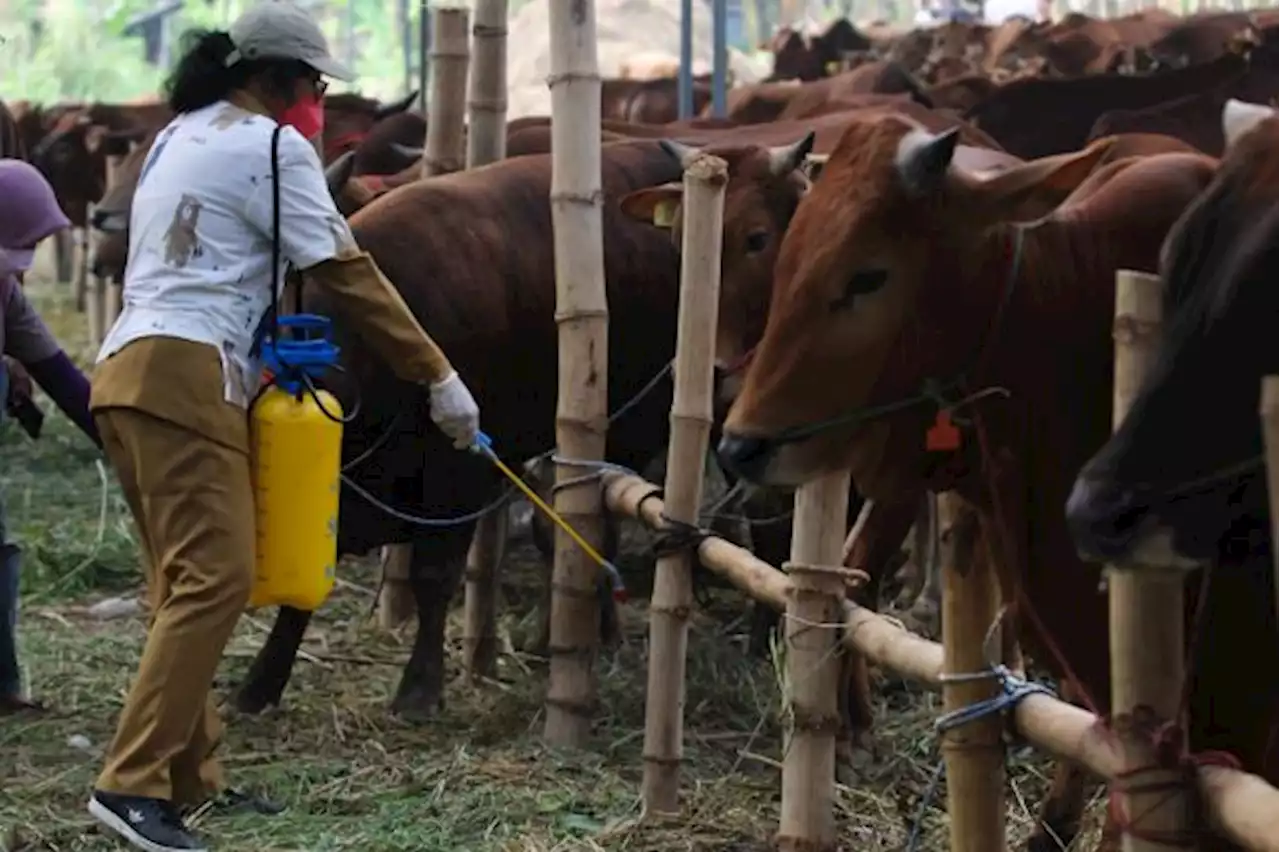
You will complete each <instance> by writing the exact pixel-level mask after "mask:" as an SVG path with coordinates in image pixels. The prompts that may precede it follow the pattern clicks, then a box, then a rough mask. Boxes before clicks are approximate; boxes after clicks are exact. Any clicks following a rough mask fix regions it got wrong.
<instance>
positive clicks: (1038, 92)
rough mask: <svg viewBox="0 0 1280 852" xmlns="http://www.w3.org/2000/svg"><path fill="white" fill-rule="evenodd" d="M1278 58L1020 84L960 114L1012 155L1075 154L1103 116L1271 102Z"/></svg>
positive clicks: (1257, 54)
mask: <svg viewBox="0 0 1280 852" xmlns="http://www.w3.org/2000/svg"><path fill="white" fill-rule="evenodd" d="M1276 71H1277V64H1276V53H1275V51H1274V50H1270V49H1268V48H1265V47H1263V48H1258V49H1257V50H1255V51H1252V52H1251V53H1250V55H1249V56H1248V57H1242V56H1237V55H1235V54H1228V55H1226V56H1223V57H1220V58H1219V59H1216V60H1214V61H1213V62H1210V63H1207V64H1205V65H1195V66H1192V67H1190V68H1182V69H1178V70H1176V71H1166V72H1161V73H1157V74H1153V75H1151V76H1148V77H1131V76H1127V75H1123V74H1094V75H1090V76H1087V77H1079V78H1076V79H1070V80H1018V81H1015V82H1012V83H1008V84H1006V85H1004V86H1001V87H1000V88H999V89H997V90H996V92H995V93H994V94H992V95H991V97H989V98H987V99H985V100H984V101H982V102H981V103H979V104H978V105H977V106H976V107H974V108H973V109H971V110H969V111H968V112H967V113H965V119H966V120H968V121H971V122H973V123H974V124H975V125H976V126H977V127H979V128H981V129H982V130H984V131H986V132H987V133H990V134H991V135H992V136H994V137H995V138H996V140H997V141H999V143H1000V144H1001V145H1002V146H1003V147H1004V148H1005V150H1006V151H1009V152H1010V153H1013V154H1017V155H1018V156H1019V157H1023V158H1034V157H1044V156H1048V155H1050V154H1060V153H1064V152H1067V151H1072V150H1076V149H1078V148H1080V147H1081V146H1083V145H1084V144H1085V139H1086V138H1087V137H1088V135H1089V131H1090V129H1091V128H1092V127H1093V124H1094V122H1095V121H1097V120H1098V117H1099V116H1100V115H1102V114H1103V113H1104V112H1108V111H1110V110H1115V109H1141V108H1145V107H1150V106H1153V105H1155V104H1159V103H1163V102H1165V101H1169V100H1172V99H1174V98H1180V97H1184V96H1186V95H1191V94H1195V93H1198V92H1208V91H1221V92H1223V93H1225V94H1227V95H1229V96H1230V97H1234V98H1238V99H1241V100H1247V101H1254V102H1258V101H1264V100H1266V99H1267V98H1268V97H1274V96H1275V85H1276V83H1275V80H1276Z"/></svg>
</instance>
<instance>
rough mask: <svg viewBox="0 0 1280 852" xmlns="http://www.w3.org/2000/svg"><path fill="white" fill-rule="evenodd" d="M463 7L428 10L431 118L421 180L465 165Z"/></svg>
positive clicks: (466, 54) (465, 14)
mask: <svg viewBox="0 0 1280 852" xmlns="http://www.w3.org/2000/svg"><path fill="white" fill-rule="evenodd" d="M469 15H470V12H469V11H468V10H467V9H466V7H463V6H434V7H432V9H431V115H430V117H429V118H428V119H427V138H426V142H425V146H424V153H423V157H422V176H423V177H431V176H432V175H443V174H448V173H449V172H456V171H459V170H460V169H462V168H463V166H464V165H465V164H466V158H465V153H464V149H463V145H462V138H463V133H464V130H465V127H464V122H465V119H466V103H467V63H468V60H469V59H470V49H469V45H468V43H467V35H468V34H467V19H468V17H469Z"/></svg>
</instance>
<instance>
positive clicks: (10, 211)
mask: <svg viewBox="0 0 1280 852" xmlns="http://www.w3.org/2000/svg"><path fill="white" fill-rule="evenodd" d="M69 227H71V222H70V220H68V219H67V216H66V214H65V213H63V212H62V208H60V207H59V206H58V199H57V198H55V197H54V195H53V188H52V187H51V186H49V182H48V181H47V180H45V179H44V175H42V174H40V172H39V171H37V170H36V168H35V166H33V165H31V164H30V163H27V162H24V161H22V160H12V159H0V251H2V252H3V255H4V258H3V260H4V263H3V264H0V265H3V266H5V267H7V268H8V271H10V272H22V271H25V270H27V269H30V268H31V257H32V255H33V254H34V253H35V246H36V243H38V242H40V241H41V240H43V239H44V238H45V237H47V236H49V235H50V234H53V233H55V232H56V231H61V230H62V229H63V228H69Z"/></svg>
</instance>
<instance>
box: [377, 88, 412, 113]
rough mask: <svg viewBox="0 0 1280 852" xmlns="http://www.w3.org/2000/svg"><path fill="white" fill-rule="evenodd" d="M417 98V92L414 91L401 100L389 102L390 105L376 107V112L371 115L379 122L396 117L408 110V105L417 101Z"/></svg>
mask: <svg viewBox="0 0 1280 852" xmlns="http://www.w3.org/2000/svg"><path fill="white" fill-rule="evenodd" d="M417 97H418V90H417V89H414V90H413V91H412V92H410V93H409V94H407V95H405V96H404V97H403V98H401V99H400V100H398V101H391V102H390V103H386V104H383V105H382V106H380V107H378V109H377V111H376V112H374V114H373V117H374V120H376V121H381V120H382V119H384V118H386V117H387V116H391V115H396V114H398V113H402V112H404V111H405V110H407V109H408V108H409V105H410V104H412V103H413V102H414V101H415V100H417Z"/></svg>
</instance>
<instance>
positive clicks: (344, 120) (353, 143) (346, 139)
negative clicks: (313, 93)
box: [324, 90, 418, 164]
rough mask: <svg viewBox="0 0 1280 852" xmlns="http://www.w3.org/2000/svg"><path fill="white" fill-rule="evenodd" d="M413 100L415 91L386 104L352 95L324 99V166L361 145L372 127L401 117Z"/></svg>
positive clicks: (415, 94)
mask: <svg viewBox="0 0 1280 852" xmlns="http://www.w3.org/2000/svg"><path fill="white" fill-rule="evenodd" d="M417 96H418V93H417V91H416V90H415V91H413V92H410V93H409V94H408V95H406V96H404V97H403V98H401V99H400V100H398V101H392V102H390V103H387V104H381V103H378V102H377V101H375V100H371V99H369V98H365V97H361V96H360V95H354V94H345V93H344V94H338V95H329V96H327V97H325V102H324V160H325V163H326V164H328V163H331V162H333V161H334V160H335V159H337V158H338V157H339V156H341V155H342V154H344V153H346V152H347V151H351V150H354V149H355V148H356V147H357V146H359V145H360V143H361V142H363V141H364V139H365V137H366V136H367V135H368V133H369V131H370V130H372V129H373V127H374V125H376V124H377V123H378V122H380V121H383V120H385V119H388V118H391V117H393V116H396V115H400V114H401V113H403V112H404V111H405V110H407V109H408V108H409V107H410V105H412V104H413V102H414V99H415V98H417Z"/></svg>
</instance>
